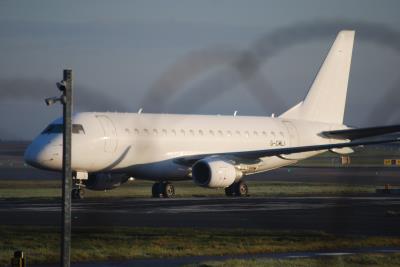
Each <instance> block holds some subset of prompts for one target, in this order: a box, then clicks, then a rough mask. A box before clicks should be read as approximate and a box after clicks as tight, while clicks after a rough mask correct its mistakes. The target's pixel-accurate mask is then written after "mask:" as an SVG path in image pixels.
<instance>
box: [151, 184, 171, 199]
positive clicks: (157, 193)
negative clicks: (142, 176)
mask: <svg viewBox="0 0 400 267" xmlns="http://www.w3.org/2000/svg"><path fill="white" fill-rule="evenodd" d="M151 195H152V196H153V197H163V198H173V197H174V196H175V188H174V185H173V184H171V183H170V182H156V183H154V184H153V187H152V188H151Z"/></svg>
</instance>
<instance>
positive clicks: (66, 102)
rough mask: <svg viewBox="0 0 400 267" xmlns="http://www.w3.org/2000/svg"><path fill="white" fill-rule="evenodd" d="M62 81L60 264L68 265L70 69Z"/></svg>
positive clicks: (69, 235) (65, 71)
mask: <svg viewBox="0 0 400 267" xmlns="http://www.w3.org/2000/svg"><path fill="white" fill-rule="evenodd" d="M63 81H64V83H65V89H64V91H63V101H62V102H63V123H64V134H63V182H62V200H63V204H62V233H61V266H62V267H69V266H70V260H71V251H70V250H71V190H72V170H71V114H72V70H69V69H67V70H64V72H63Z"/></svg>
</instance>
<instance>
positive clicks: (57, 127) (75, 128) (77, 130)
mask: <svg viewBox="0 0 400 267" xmlns="http://www.w3.org/2000/svg"><path fill="white" fill-rule="evenodd" d="M63 128H64V127H63V125H62V124H50V125H49V126H47V127H46V129H44V131H43V132H42V134H57V133H63ZM72 133H73V134H85V130H84V129H83V126H82V125H81V124H72Z"/></svg>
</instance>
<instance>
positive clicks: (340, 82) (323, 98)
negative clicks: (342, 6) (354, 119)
mask: <svg viewBox="0 0 400 267" xmlns="http://www.w3.org/2000/svg"><path fill="white" fill-rule="evenodd" d="M354 35H355V32H354V31H340V32H339V33H338V35H337V37H336V40H335V42H334V43H333V45H332V47H331V49H330V50H329V53H328V55H327V56H326V58H325V61H324V63H323V64H322V66H321V68H320V70H319V71H318V74H317V76H316V78H315V80H314V82H313V84H312V85H311V88H310V90H309V91H308V93H307V96H306V98H305V99H304V100H303V102H302V103H301V104H300V105H298V106H297V107H296V108H294V109H293V108H292V109H290V110H289V111H290V112H289V111H287V112H285V113H284V114H282V115H281V116H280V117H282V118H292V119H302V120H310V121H320V122H328V123H338V124H342V123H343V116H344V109H345V105H346V95H347V85H348V81H349V74H350V65H351V56H352V51H353V43H354Z"/></svg>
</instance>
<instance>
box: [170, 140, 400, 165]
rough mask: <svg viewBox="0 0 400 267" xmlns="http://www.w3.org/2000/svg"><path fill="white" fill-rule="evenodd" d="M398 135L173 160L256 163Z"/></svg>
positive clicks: (365, 143) (383, 141)
mask: <svg viewBox="0 0 400 267" xmlns="http://www.w3.org/2000/svg"><path fill="white" fill-rule="evenodd" d="M399 141H400V137H397V138H390V139H384V140H370V141H368V140H362V141H361V140H360V141H351V142H344V143H336V144H323V145H311V146H297V147H283V148H273V149H265V150H250V151H237V152H224V153H212V154H211V153H210V154H198V155H190V156H185V157H181V158H177V159H176V160H175V162H176V163H178V164H182V165H189V166H190V165H192V164H194V163H195V162H196V161H198V160H200V159H203V158H206V157H211V156H223V157H226V158H228V159H232V160H233V161H235V162H236V163H257V162H259V161H260V160H259V159H260V158H262V157H270V156H281V155H288V154H293V153H301V152H308V151H320V150H328V149H333V148H343V147H356V146H363V145H376V144H384V143H393V142H399Z"/></svg>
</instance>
